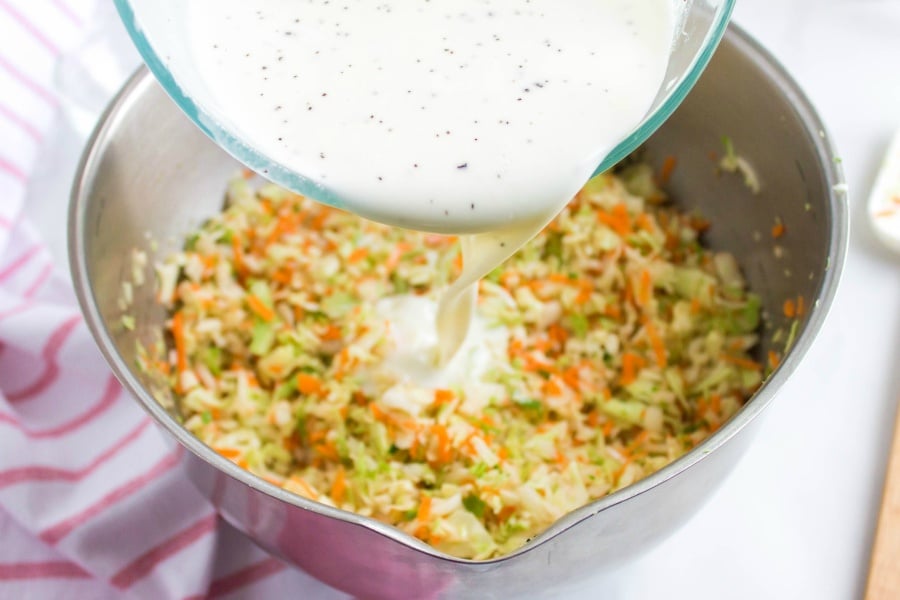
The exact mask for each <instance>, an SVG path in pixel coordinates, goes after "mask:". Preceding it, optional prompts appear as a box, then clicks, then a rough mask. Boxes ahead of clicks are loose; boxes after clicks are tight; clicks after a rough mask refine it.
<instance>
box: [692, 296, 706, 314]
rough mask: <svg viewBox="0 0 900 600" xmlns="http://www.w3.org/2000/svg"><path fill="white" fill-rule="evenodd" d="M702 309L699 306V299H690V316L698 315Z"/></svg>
mask: <svg viewBox="0 0 900 600" xmlns="http://www.w3.org/2000/svg"><path fill="white" fill-rule="evenodd" d="M702 308H703V306H702V305H701V304H700V299H699V298H692V299H691V314H692V315H696V314H698V313H699V312H700V310H701V309H702Z"/></svg>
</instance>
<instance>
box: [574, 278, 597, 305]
mask: <svg viewBox="0 0 900 600" xmlns="http://www.w3.org/2000/svg"><path fill="white" fill-rule="evenodd" d="M578 287H579V291H578V296H576V297H575V302H576V303H577V304H584V303H585V302H587V301H588V300H590V299H591V293H592V292H593V291H594V285H593V284H592V283H591V282H590V281H581V282H579V283H578Z"/></svg>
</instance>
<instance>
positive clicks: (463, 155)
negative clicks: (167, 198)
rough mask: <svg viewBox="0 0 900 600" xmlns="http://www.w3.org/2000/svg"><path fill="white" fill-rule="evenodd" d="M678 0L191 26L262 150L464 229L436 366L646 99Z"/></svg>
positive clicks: (353, 190) (395, 9) (234, 123)
mask: <svg viewBox="0 0 900 600" xmlns="http://www.w3.org/2000/svg"><path fill="white" fill-rule="evenodd" d="M675 4H679V3H676V2H673V1H672V0H641V1H640V2H636V1H634V0H430V1H413V0H404V1H402V2H399V1H398V2H377V3H376V2H367V1H363V0H342V1H340V2H335V1H331V2H329V1H313V0H308V1H305V2H299V1H297V0H265V1H262V0H190V1H189V2H187V3H185V8H184V10H185V19H184V23H185V26H186V28H187V30H186V34H187V35H188V37H189V39H190V47H191V53H192V56H191V57H190V58H189V60H190V61H191V62H192V63H193V66H192V68H193V69H194V72H195V73H196V74H197V75H198V76H199V78H200V79H201V80H202V81H201V83H200V84H199V85H200V86H201V87H200V88H199V89H202V90H203V96H204V100H205V103H206V104H207V105H208V106H211V107H212V108H213V111H212V112H213V113H214V114H216V115H218V116H219V118H221V119H222V120H223V121H224V120H226V119H227V121H228V122H227V123H224V124H225V125H226V126H227V128H228V129H229V130H232V131H235V132H237V133H238V134H239V135H240V136H242V137H243V138H244V139H245V140H246V141H247V142H248V143H250V144H251V145H252V146H254V148H255V149H256V150H258V151H260V152H262V153H264V154H265V155H266V156H268V157H269V158H270V159H271V160H272V161H273V162H274V163H277V164H280V165H282V166H284V167H285V168H288V169H290V170H291V171H293V172H295V173H299V174H302V175H303V176H305V177H307V178H309V179H311V180H312V181H314V182H316V183H318V184H320V185H322V186H324V187H327V188H328V189H329V190H330V191H331V192H332V193H333V194H335V195H336V196H337V197H338V198H340V199H342V201H343V203H344V208H346V209H348V210H351V211H353V212H355V213H357V214H359V215H361V216H363V217H367V218H370V219H373V220H377V221H381V222H384V223H388V224H391V225H396V226H400V227H406V228H412V229H420V230H425V231H433V232H438V233H454V234H474V235H466V236H463V237H462V246H463V255H464V260H463V272H462V274H461V276H460V277H459V279H458V280H457V281H456V282H455V283H454V284H453V285H452V286H451V287H450V288H449V289H448V290H447V292H446V295H445V296H444V298H443V299H442V301H441V303H440V310H439V315H438V318H437V325H438V329H439V333H440V348H439V350H438V354H439V356H440V361H441V362H442V363H446V362H447V361H448V360H449V359H450V357H452V356H453V354H454V353H455V351H456V349H457V348H458V347H459V345H460V344H461V343H462V342H463V341H464V339H465V336H466V333H467V331H468V329H469V323H470V321H471V315H472V313H473V309H474V305H475V295H476V290H477V282H478V280H479V279H480V278H481V277H483V276H484V275H486V274H487V273H489V272H490V271H491V270H492V269H494V268H495V267H496V266H498V265H499V264H501V263H502V262H503V261H504V260H506V259H507V258H508V257H509V256H511V255H512V254H513V253H514V252H515V251H516V250H517V249H518V248H519V247H521V246H522V245H523V244H525V243H526V242H527V241H528V240H529V239H531V237H533V236H534V235H535V234H536V233H538V232H539V231H540V229H541V228H542V227H543V226H544V225H545V224H546V223H548V222H549V221H550V220H551V219H552V218H553V217H554V216H555V215H556V214H557V213H558V212H559V210H561V209H562V207H563V206H565V204H566V203H567V202H568V200H569V199H570V198H571V197H572V196H573V195H574V194H575V193H576V192H577V191H578V189H579V188H580V187H581V186H582V185H583V184H584V183H585V181H587V179H588V177H590V175H591V173H592V172H593V170H594V168H595V167H596V165H598V164H600V162H601V161H602V159H603V158H604V157H605V156H606V155H607V154H608V153H609V152H610V151H611V150H612V148H613V147H614V146H615V145H616V144H618V143H619V142H620V141H621V140H622V139H624V138H625V137H626V136H627V135H628V134H630V133H631V132H632V131H633V130H634V128H635V127H636V126H637V125H638V124H639V123H640V122H641V120H642V119H643V118H644V116H645V115H646V113H647V111H648V110H649V109H650V107H651V106H652V103H653V100H654V98H655V97H656V95H657V93H658V92H659V90H660V87H661V84H662V82H663V79H664V76H665V72H666V68H667V65H668V60H669V52H670V49H671V45H672V42H673V38H674V30H675V23H676V18H675V10H676V9H675V8H674V5H675ZM151 41H152V40H151ZM179 60H188V59H185V58H184V57H177V56H173V57H169V63H170V64H169V65H168V66H169V68H170V69H172V70H173V72H175V73H178V70H179ZM182 66H183V65H182Z"/></svg>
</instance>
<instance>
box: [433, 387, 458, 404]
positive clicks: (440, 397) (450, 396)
mask: <svg viewBox="0 0 900 600" xmlns="http://www.w3.org/2000/svg"><path fill="white" fill-rule="evenodd" d="M454 398H456V394H454V393H453V392H452V391H451V390H434V403H435V404H449V403H450V402H453V400H454Z"/></svg>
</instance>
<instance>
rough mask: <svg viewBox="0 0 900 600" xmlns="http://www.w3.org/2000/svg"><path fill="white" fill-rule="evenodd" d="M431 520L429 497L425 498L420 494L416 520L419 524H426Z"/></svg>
mask: <svg viewBox="0 0 900 600" xmlns="http://www.w3.org/2000/svg"><path fill="white" fill-rule="evenodd" d="M430 519H431V496H426V495H425V494H422V499H421V500H419V514H417V515H416V520H417V521H418V522H419V523H427V522H428V521H429V520H430Z"/></svg>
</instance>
